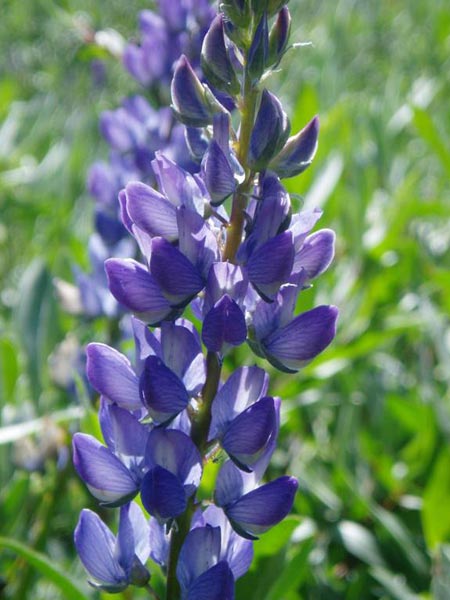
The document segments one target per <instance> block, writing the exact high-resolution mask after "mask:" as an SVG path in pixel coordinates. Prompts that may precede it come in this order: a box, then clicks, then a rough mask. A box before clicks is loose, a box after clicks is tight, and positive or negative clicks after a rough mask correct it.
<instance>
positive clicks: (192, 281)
mask: <svg viewBox="0 0 450 600" xmlns="http://www.w3.org/2000/svg"><path fill="white" fill-rule="evenodd" d="M150 271H151V274H152V276H153V277H154V279H155V281H156V282H157V283H158V285H159V286H160V289H161V290H162V292H163V293H164V295H165V297H166V298H167V299H168V300H169V302H170V303H171V305H172V306H179V305H180V304H183V303H185V302H186V301H188V300H190V299H191V298H193V297H194V296H195V295H196V294H197V293H198V292H200V291H201V290H202V289H203V286H204V284H203V280H202V278H201V277H200V275H199V273H198V272H197V270H196V268H195V267H194V265H193V264H192V263H191V262H190V261H189V260H188V259H187V258H186V257H185V256H184V254H182V253H181V252H180V251H179V250H178V249H177V248H175V247H174V246H172V244H170V243H169V242H168V241H167V240H165V239H164V238H155V239H154V240H153V243H152V254H151V258H150Z"/></svg>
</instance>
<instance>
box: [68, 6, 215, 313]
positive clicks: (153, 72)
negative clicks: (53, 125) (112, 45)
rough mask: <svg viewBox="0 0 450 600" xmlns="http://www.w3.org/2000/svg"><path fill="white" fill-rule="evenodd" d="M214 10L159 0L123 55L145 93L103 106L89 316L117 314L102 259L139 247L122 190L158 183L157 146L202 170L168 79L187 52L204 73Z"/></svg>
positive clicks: (82, 286)
mask: <svg viewBox="0 0 450 600" xmlns="http://www.w3.org/2000/svg"><path fill="white" fill-rule="evenodd" d="M214 16H215V11H214V9H213V8H212V6H211V5H210V4H209V2H208V0H202V1H195V2H194V1H192V0H181V1H180V2H175V3H174V2H171V1H170V0H159V2H158V12H154V11H150V10H144V11H142V12H141V13H140V16H139V23H140V33H141V41H140V44H134V43H129V44H128V45H127V46H126V47H125V50H124V52H123V56H122V61H123V64H124V67H125V68H126V70H127V71H128V72H129V73H130V74H131V75H132V76H133V77H134V78H135V79H136V80H137V82H138V83H139V84H141V85H142V86H143V88H144V89H143V94H139V95H134V96H131V97H128V98H126V99H125V100H123V102H122V105H121V106H120V107H119V108H117V109H115V110H107V111H104V112H103V113H102V115H101V117H100V131H101V134H102V136H103V138H104V139H105V141H106V142H107V143H108V146H109V148H110V153H109V159H108V161H97V162H95V163H94V164H93V165H92V167H91V169H90V172H89V175H88V181H87V187H88V190H89V193H90V194H91V196H92V197H93V198H94V200H95V217H94V218H95V233H94V234H93V235H92V236H91V239H90V241H89V256H90V262H91V267H92V271H91V273H90V274H86V273H84V272H82V271H80V270H79V269H76V272H75V277H76V281H77V285H78V287H79V290H80V295H81V298H80V299H81V305H82V308H83V312H84V313H85V314H86V315H87V316H90V317H96V316H100V315H106V316H108V317H113V316H116V315H117V314H118V310H119V307H118V305H117V302H115V300H114V299H113V298H111V295H110V294H109V292H108V288H107V283H106V279H105V273H104V269H103V263H104V261H105V259H106V258H108V257H109V256H130V255H132V254H133V252H134V245H133V244H131V240H130V239H129V238H128V236H127V232H126V229H125V228H124V227H123V225H122V222H121V220H120V218H119V215H118V210H117V195H118V193H119V191H120V190H121V189H122V188H123V187H124V186H125V185H126V184H127V183H128V182H129V181H132V180H139V181H144V182H147V183H150V184H155V177H154V172H153V169H152V167H151V161H152V159H153V158H154V157H155V152H156V151H157V150H160V151H164V154H165V156H167V157H169V158H171V159H172V160H174V161H176V162H177V164H179V165H181V166H182V167H183V168H185V169H187V170H188V171H191V172H195V171H198V169H199V165H198V163H197V162H196V161H195V159H193V158H192V157H191V155H190V154H189V151H188V146H187V143H186V141H185V133H184V127H183V126H182V125H181V124H179V123H177V121H176V119H175V118H174V115H173V112H172V110H171V109H170V108H169V103H170V81H171V79H172V75H173V68H174V64H175V62H176V60H177V59H178V58H179V56H180V55H181V54H182V53H184V54H186V55H187V56H189V58H190V59H191V60H192V62H193V64H194V66H195V68H196V69H197V71H198V72H200V69H199V64H198V63H199V57H200V49H201V44H202V40H203V37H204V35H205V33H206V31H207V29H208V26H209V24H210V22H211V21H212V19H213V18H214Z"/></svg>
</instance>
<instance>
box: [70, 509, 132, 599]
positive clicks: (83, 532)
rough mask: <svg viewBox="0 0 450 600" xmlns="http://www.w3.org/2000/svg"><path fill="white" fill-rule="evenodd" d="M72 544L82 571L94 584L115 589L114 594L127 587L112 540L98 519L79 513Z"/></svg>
mask: <svg viewBox="0 0 450 600" xmlns="http://www.w3.org/2000/svg"><path fill="white" fill-rule="evenodd" d="M74 540H75V547H76V549H77V552H78V555H79V557H80V560H81V562H82V563H83V566H84V568H85V569H86V571H87V572H88V573H89V575H91V576H92V577H93V578H94V579H95V580H96V581H94V582H93V583H96V584H97V583H100V584H101V583H105V584H107V585H111V586H114V587H115V586H117V591H120V590H123V589H125V588H126V587H127V585H128V582H127V578H126V575H125V571H124V569H123V568H122V567H121V566H120V564H119V562H118V560H117V558H116V557H115V552H114V549H115V542H116V540H115V537H114V536H113V534H112V533H111V531H110V530H109V529H108V527H107V526H106V525H105V524H104V523H103V521H102V520H101V519H100V517H99V516H98V515H96V514H95V513H94V512H92V511H91V510H88V509H83V510H82V511H81V514H80V518H79V520H78V524H77V526H76V528H75V534H74Z"/></svg>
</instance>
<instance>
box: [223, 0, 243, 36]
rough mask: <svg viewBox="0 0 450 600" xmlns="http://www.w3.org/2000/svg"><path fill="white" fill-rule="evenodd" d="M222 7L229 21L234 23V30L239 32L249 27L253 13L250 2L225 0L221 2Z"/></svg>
mask: <svg viewBox="0 0 450 600" xmlns="http://www.w3.org/2000/svg"><path fill="white" fill-rule="evenodd" d="M220 8H221V10H222V11H223V14H224V15H225V16H226V18H227V21H228V22H231V24H232V25H234V27H233V30H236V31H237V32H239V30H241V29H243V30H245V29H247V28H248V26H249V24H250V19H251V14H250V6H249V3H248V2H247V1H246V0H224V2H221V4H220ZM227 25H228V23H227ZM227 29H228V27H227Z"/></svg>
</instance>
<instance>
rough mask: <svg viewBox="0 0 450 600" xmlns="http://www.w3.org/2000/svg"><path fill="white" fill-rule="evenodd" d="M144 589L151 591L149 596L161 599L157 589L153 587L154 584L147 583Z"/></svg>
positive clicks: (154, 599) (156, 599)
mask: <svg viewBox="0 0 450 600" xmlns="http://www.w3.org/2000/svg"><path fill="white" fill-rule="evenodd" d="M144 590H147V592H148V593H149V596H151V597H152V598H153V600H160V598H159V596H158V594H157V593H156V592H155V590H154V589H153V588H152V586H151V585H150V584H149V583H147V585H145V586H144Z"/></svg>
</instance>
